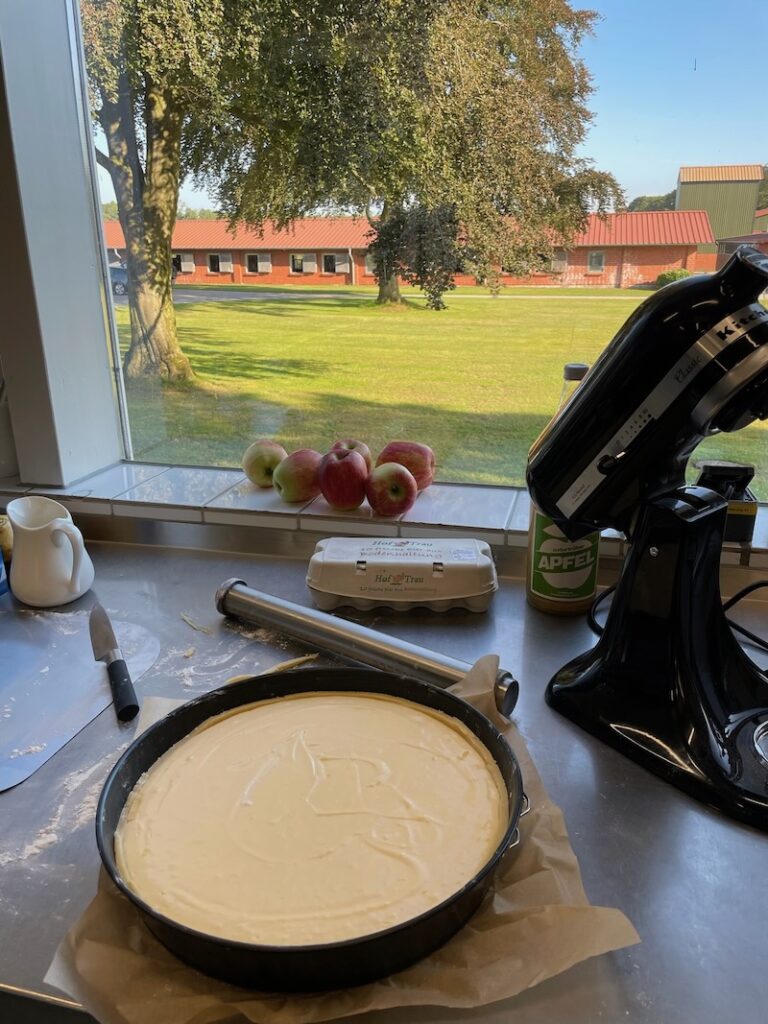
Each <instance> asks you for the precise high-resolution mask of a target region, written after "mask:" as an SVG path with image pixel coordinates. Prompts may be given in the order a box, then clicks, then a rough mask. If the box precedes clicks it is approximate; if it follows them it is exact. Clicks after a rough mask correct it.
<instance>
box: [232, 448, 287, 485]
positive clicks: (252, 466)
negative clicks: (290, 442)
mask: <svg viewBox="0 0 768 1024" xmlns="http://www.w3.org/2000/svg"><path fill="white" fill-rule="evenodd" d="M287 455H288V452H287V451H286V450H285V448H283V446H282V445H281V444H278V443H277V441H267V440H261V441H254V442H253V444H252V445H250V446H249V447H248V448H246V450H245V455H244V456H243V462H242V466H243V472H244V473H245V475H246V476H247V477H248V479H249V480H250V481H251V483H253V484H257V485H258V486H259V487H271V486H272V473H273V472H274V469H275V467H276V466H277V465H278V464H279V463H281V462H282V461H283V459H284V458H286V457H287Z"/></svg>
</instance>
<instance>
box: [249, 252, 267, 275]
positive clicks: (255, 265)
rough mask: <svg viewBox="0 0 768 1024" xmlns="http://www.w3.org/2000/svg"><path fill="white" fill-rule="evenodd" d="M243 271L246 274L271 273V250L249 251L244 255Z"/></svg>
mask: <svg viewBox="0 0 768 1024" xmlns="http://www.w3.org/2000/svg"><path fill="white" fill-rule="evenodd" d="M245 272H246V273H247V274H271V273H272V253H271V252H249V253H246V255H245Z"/></svg>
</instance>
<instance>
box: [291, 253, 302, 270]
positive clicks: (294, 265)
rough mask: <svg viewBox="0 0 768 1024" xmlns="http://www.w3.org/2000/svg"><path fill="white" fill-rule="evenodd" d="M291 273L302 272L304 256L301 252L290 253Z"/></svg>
mask: <svg viewBox="0 0 768 1024" xmlns="http://www.w3.org/2000/svg"><path fill="white" fill-rule="evenodd" d="M291 273H292V274H303V273H304V257H303V256H302V255H301V253H298V252H292V253H291Z"/></svg>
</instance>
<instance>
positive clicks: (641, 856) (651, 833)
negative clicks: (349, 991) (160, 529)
mask: <svg viewBox="0 0 768 1024" xmlns="http://www.w3.org/2000/svg"><path fill="white" fill-rule="evenodd" d="M89 548H90V550H91V553H92V556H93V559H94V563H95V565H96V574H97V575H96V589H97V593H98V596H99V599H100V600H101V602H102V603H103V604H104V605H105V607H107V609H108V610H110V612H111V613H113V614H115V616H116V617H119V618H121V619H125V620H129V621H133V622H135V623H137V624H139V625H142V626H144V627H145V628H147V629H148V630H150V631H151V632H152V633H154V634H155V635H156V636H157V637H158V639H159V641H160V644H161V651H162V652H163V653H162V654H161V656H160V658H159V659H158V661H157V662H156V663H155V665H154V666H153V668H152V669H150V671H149V672H148V673H147V674H146V675H145V676H144V677H143V678H142V679H141V680H140V682H139V684H138V687H137V688H138V690H139V692H140V695H143V696H149V695H152V696H166V697H176V698H184V697H187V698H189V697H192V696H195V695H197V694H199V693H201V692H204V691H205V690H207V689H210V688H212V687H214V686H217V685H219V684H220V683H223V682H224V681H225V680H226V679H227V678H229V677H230V676H232V675H236V674H243V673H246V672H249V671H254V672H255V671H261V670H263V669H264V668H267V667H269V666H270V665H273V664H275V663H277V662H280V661H283V660H285V659H287V658H290V657H295V656H297V655H299V654H304V653H307V651H306V649H304V648H302V647H300V646H297V645H295V644H293V643H291V642H290V641H287V640H285V639H284V638H280V637H277V636H275V635H274V634H269V633H267V632H266V631H259V630H257V629H253V628H250V629H248V628H247V627H243V629H244V630H245V633H244V632H243V629H238V628H235V627H233V626H232V624H227V623H225V622H224V620H222V619H221V617H220V616H219V615H218V614H217V612H216V611H215V609H214V603H213V602H214V592H215V590H216V587H217V586H218V585H219V584H220V583H221V582H222V581H223V580H225V579H227V578H229V577H233V576H238V577H240V578H242V579H245V580H246V581H247V582H249V583H250V584H251V585H252V586H254V587H257V588H258V589H260V590H264V591H267V592H269V593H272V594H276V595H278V596H280V597H284V598H287V599H289V600H292V601H296V602H299V603H301V604H307V605H309V604H310V599H309V595H308V593H307V590H306V587H305V584H304V573H305V566H306V561H305V560H304V559H299V558H287V557H275V556H271V557H266V556H248V555H231V554H220V553H219V554H215V553H206V552H201V551H173V550H167V549H158V548H147V547H133V546H127V545H116V544H107V543H104V544H95V543H92V544H90V545H89ZM81 601H82V602H87V601H88V598H83V599H81ZM80 605H81V602H78V603H76V604H73V605H70V606H69V608H70V609H72V610H74V609H76V608H78V607H80ZM744 609H745V610H744V611H743V612H742V613H741V615H740V617H741V619H742V621H744V622H745V623H747V624H751V625H752V627H753V628H754V629H757V630H758V631H760V632H762V633H763V634H765V633H768V604H767V603H758V602H751V603H745V605H744ZM182 612H183V613H184V614H185V615H187V616H189V618H191V619H192V620H193V621H194V622H195V623H197V624H200V625H202V626H205V627H207V628H208V629H210V630H211V632H210V633H206V632H202V631H198V630H195V629H193V628H192V627H191V626H190V625H188V624H187V623H186V622H185V621H184V620H183V619H182V618H181V613H182ZM355 617H356V618H357V620H358V621H361V622H364V623H365V624H367V625H371V626H373V627H374V628H377V629H381V630H382V631H384V632H390V633H392V634H395V635H397V636H401V637H403V638H405V639H408V640H411V641H413V642H414V643H418V644H422V645H423V646H426V647H430V648H432V649H434V650H437V651H441V652H443V653H445V654H449V655H452V656H453V657H456V658H460V659H463V660H465V661H472V660H474V658H476V657H479V656H480V655H482V654H486V653H489V652H494V653H498V654H500V656H501V660H502V665H503V666H504V667H506V668H509V669H510V670H511V671H513V672H514V673H515V674H516V676H517V677H518V679H519V680H520V684H521V696H520V701H519V704H518V707H517V710H516V712H515V716H514V717H515V720H516V722H517V724H518V726H519V728H520V730H521V732H522V733H523V735H524V737H525V739H526V742H527V743H528V746H529V749H530V751H531V754H532V755H533V758H534V760H535V762H536V764H537V766H538V769H539V771H540V773H541V776H542V778H543V780H544V783H545V785H546V787H547V789H548V790H549V793H550V795H551V797H552V799H553V800H554V801H555V802H556V803H558V804H559V805H560V806H561V807H562V809H563V811H564V813H565V818H566V821H567V825H568V830H569V833H570V838H571V843H572V845H573V848H574V850H575V851H576V854H577V856H578V858H579V862H580V864H581V869H582V874H583V878H584V884H585V887H586V890H587V893H588V895H589V897H590V899H591V901H592V902H593V903H595V904H603V905H607V906H616V907H619V908H620V909H621V910H623V911H624V912H625V913H626V914H627V915H628V917H629V918H630V919H631V921H632V922H633V923H634V925H635V926H636V928H637V930H638V932H639V933H640V935H641V937H642V939H643V942H642V944H641V945H639V946H635V947H632V948H630V949H628V950H624V951H620V952H617V953H614V954H610V955H608V956H604V957H600V958H598V959H596V960H592V961H587V962H586V963H584V964H581V965H578V966H577V967H574V968H572V969H571V970H570V971H567V972H566V973H565V974H563V975H561V976H559V977H558V978H555V979H553V980H551V981H548V982H544V983H542V984H541V985H539V986H537V987H536V988H534V989H531V990H529V991H527V992H526V993H524V994H523V995H522V996H521V997H518V998H517V999H515V1000H512V1001H510V1002H506V1003H502V1004H497V1005H495V1006H492V1007H486V1008H483V1009H480V1010H476V1011H469V1012H467V1011H464V1012H458V1011H457V1012H446V1011H444V1010H440V1009H434V1008H426V1009H422V1010H418V1011H414V1010H409V1011H408V1013H407V1018H406V1015H404V1014H403V1013H401V1012H398V1011H388V1012H386V1013H379V1014H370V1015H367V1016H366V1017H365V1018H355V1020H360V1021H362V1020H365V1022H366V1024H384V1022H385V1021H388V1022H390V1021H391V1024H404V1022H405V1021H406V1019H407V1022H408V1024H421V1022H424V1024H426V1022H430V1024H439V1022H443V1021H444V1022H449V1021H451V1022H457V1024H458V1022H464V1021H478V1022H480V1021H482V1022H484V1024H496V1022H499V1024H501V1022H502V1021H508V1020H509V1019H510V1017H511V1015H512V1014H513V1013H514V1019H515V1021H516V1024H543V1022H548V1024H552V1022H556V1024H591V1022H594V1021H607V1022H611V1024H615V1022H619V1021H621V1022H624V1021H627V1022H632V1024H678V1022H679V1024H690V1022H692V1021H696V1022H697V1024H715V1022H718V1024H719V1022H720V1021H722V1020H738V1021H739V1022H740V1024H751V1022H753V1021H754V1022H756V1024H757V1022H758V1021H762V1020H764V1019H765V995H766V990H767V986H766V982H765V977H764V967H763V962H762V961H763V953H764V949H765V922H766V920H768V885H767V884H766V881H765V877H764V876H765V866H766V863H768V835H762V834H761V833H758V832H756V831H753V830H751V829H749V828H746V827H744V826H741V825H738V824H736V823H734V822H732V821H730V820H728V819H726V818H724V817H722V816H720V815H719V814H717V813H715V812H713V811H710V810H708V809H706V808H705V807H702V806H700V805H699V804H697V803H695V802H694V801H693V800H691V799H689V798H687V797H685V796H684V795H683V794H681V793H679V792H678V791H677V790H675V789H673V788H672V787H670V786H668V785H666V784H665V783H663V782H662V781H660V780H658V779H657V778H655V777H654V776H652V775H650V774H649V773H647V772H645V771H644V770H643V769H642V768H640V767H639V766H637V765H635V764H633V763H632V762H630V761H627V760H626V759H625V758H623V757H621V756H620V755H619V754H618V753H616V752H614V751H613V750H611V749H609V748H608V747H605V746H603V745H602V744H601V743H599V742H598V741H597V740H594V739H592V738H591V737H590V736H588V735H586V734H585V733H583V732H581V731H580V730H578V729H577V728H576V727H575V726H573V725H571V723H569V722H567V721H565V720H564V719H562V718H560V717H559V716H558V715H556V714H555V713H554V712H552V711H550V710H549V708H547V706H546V705H545V703H544V700H543V691H544V687H545V685H546V682H547V681H548V679H549V678H550V676H551V675H552V674H553V673H554V672H555V670H556V669H558V668H559V667H560V666H561V665H562V664H563V663H564V662H566V661H567V660H569V658H571V657H572V656H574V655H575V654H577V653H579V652H580V651H582V650H584V649H586V648H587V647H589V646H591V645H592V643H593V642H594V637H593V635H592V634H591V633H590V632H589V630H588V628H587V626H586V624H585V623H584V621H583V620H582V619H578V620H577V621H571V620H556V619H553V618H550V617H548V616H545V615H542V614H540V613H538V612H536V611H534V610H532V609H530V608H529V607H528V606H527V605H526V604H525V600H524V594H523V588H522V585H521V581H520V580H519V579H513V578H503V579H502V580H501V587H500V591H499V593H498V595H497V597H496V600H495V602H494V604H493V605H492V607H491V610H490V612H489V613H488V614H486V615H474V614H472V613H470V612H458V611H457V612H451V613H448V614H445V615H437V614H434V613H429V612H419V613H407V614H400V615H398V614H395V613H389V612H373V613H369V614H367V615H363V614H360V615H359V616H355ZM191 647H194V648H195V652H194V654H193V655H191V656H188V657H185V654H188V651H189V648H191ZM756 660H758V661H759V660H760V659H759V658H756ZM762 664H765V659H763V661H762ZM65 679H66V667H65V666H63V667H62V681H63V682H65ZM133 731H134V726H132V725H131V726H127V727H126V726H118V724H117V721H116V719H115V717H114V714H113V712H112V709H111V708H109V709H107V711H105V712H104V713H102V714H101V715H100V716H99V717H98V718H97V719H96V720H95V721H93V722H92V723H91V724H90V725H89V726H88V727H86V728H85V729H84V730H83V731H82V732H81V733H80V734H79V735H78V736H76V737H75V739H73V740H72V741H71V742H70V743H69V744H68V745H67V746H66V747H65V748H64V749H63V750H61V751H60V752H59V753H58V754H56V755H55V756H54V757H53V758H52V759H51V760H50V761H48V762H47V763H46V764H45V765H44V766H43V767H42V768H41V769H40V770H39V771H38V772H36V773H35V774H34V775H33V776H32V777H31V778H29V779H28V780H27V781H26V782H24V783H22V784H21V785H20V786H17V787H16V788H15V789H13V790H10V791H8V792H6V793H3V794H0V1018H2V1019H8V1020H13V1021H14V1024H15V1020H16V1019H17V1016H15V1015H13V1007H15V1008H16V1009H17V1010H18V1007H19V1006H20V1005H21V1004H20V1003H19V1002H13V1003H12V1002H11V1001H10V999H11V994H12V993H17V994H18V993H26V994H28V995H30V996H37V997H38V999H42V1000H48V999H52V1000H62V996H61V994H60V993H58V992H55V991H53V990H51V989H48V988H47V987H46V986H45V985H44V983H43V981H42V979H43V976H44V975H45V972H46V970H47V968H48V965H49V963H50V961H51V958H52V956H53V953H54V951H55V949H56V946H57V945H58V943H59V941H60V940H61V938H62V937H63V935H64V934H65V932H66V930H67V928H68V927H69V926H70V925H71V924H72V923H73V922H74V921H75V920H76V919H77V918H78V916H79V915H80V913H81V912H82V910H83V909H84V908H85V906H86V904H87V903H88V902H89V900H90V899H91V897H92V896H93V894H94V892H95V888H96V881H97V876H98V871H99V858H98V853H97V850H96V843H95V838H94V834H93V814H92V808H93V806H94V801H95V798H96V796H97V794H98V790H99V787H100V785H101V783H102V782H103V780H104V778H105V777H106V774H107V772H108V770H109V768H110V766H111V764H112V763H113V762H114V760H115V759H116V757H117V754H118V752H119V751H120V750H122V749H124V746H125V745H127V743H128V742H129V741H130V739H131V736H132V734H133ZM25 852H26V856H25V855H24V854H25ZM4 999H5V1000H6V1001H5V1003H4ZM61 1005H66V1000H62V1001H61V1002H59V1006H61ZM4 1006H5V1009H4ZM54 1009H55V1006H54V1004H48V1003H46V1002H37V1003H32V1002H31V1001H30V1002H28V1003H27V1002H26V1001H25V1003H24V1012H25V1014H26V1015H25V1016H24V1020H28V1019H29V1020H32V1019H34V1020H37V1019H39V1020H46V1019H48V1015H50V1014H52V1013H53V1012H54ZM9 1010H10V1013H9V1015H8V1016H7V1017H6V1016H5V1014H6V1013H8V1012H9ZM18 1016H19V1017H20V1016H21V1014H20V1013H19V1014H18ZM349 1020H350V1021H352V1018H349ZM148 1024H149V1022H148Z"/></svg>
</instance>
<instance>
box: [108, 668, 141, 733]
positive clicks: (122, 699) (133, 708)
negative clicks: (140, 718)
mask: <svg viewBox="0 0 768 1024" xmlns="http://www.w3.org/2000/svg"><path fill="white" fill-rule="evenodd" d="M107 673H108V674H109V685H110V688H111V690H112V698H113V700H114V702H115V714H116V715H117V718H118V721H120V722H130V721H131V719H133V718H135V717H136V715H138V713H139V702H138V700H137V699H136V691H135V690H134V688H133V683H132V682H131V675H130V673H129V671H128V666H127V665H126V664H125V661H124V660H123V659H122V658H117V659H116V660H115V661H113V662H110V664H109V665H107Z"/></svg>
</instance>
